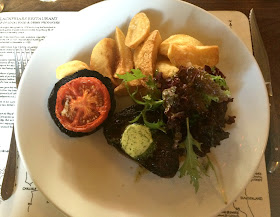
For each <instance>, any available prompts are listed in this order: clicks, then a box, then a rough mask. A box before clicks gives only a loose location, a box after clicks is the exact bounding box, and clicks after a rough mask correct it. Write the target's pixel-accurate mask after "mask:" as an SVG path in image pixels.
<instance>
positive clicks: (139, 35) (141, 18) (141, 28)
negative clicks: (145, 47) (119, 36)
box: [125, 12, 150, 49]
mask: <svg viewBox="0 0 280 217" xmlns="http://www.w3.org/2000/svg"><path fill="white" fill-rule="evenodd" d="M149 33H150V20H149V18H148V17H147V15H146V14H145V13H143V12H140V13H138V14H136V15H135V16H134V17H133V18H132V19H131V21H130V23H129V25H128V30H127V34H126V37H125V44H126V46H128V47H130V48H132V49H135V48H136V47H137V46H138V45H139V44H141V42H143V41H144V40H145V39H146V38H147V37H148V36H149Z"/></svg>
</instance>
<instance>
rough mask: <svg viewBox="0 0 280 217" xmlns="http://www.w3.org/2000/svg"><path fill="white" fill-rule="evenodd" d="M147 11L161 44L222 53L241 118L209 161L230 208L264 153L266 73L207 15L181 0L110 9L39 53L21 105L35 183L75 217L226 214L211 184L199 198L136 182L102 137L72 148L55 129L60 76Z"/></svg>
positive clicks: (102, 7)
mask: <svg viewBox="0 0 280 217" xmlns="http://www.w3.org/2000/svg"><path fill="white" fill-rule="evenodd" d="M139 11H144V12H145V13H146V14H147V15H148V17H149V18H150V21H151V25H152V26H151V29H159V30H160V32H161V35H162V38H163V39H165V38H166V37H168V36H170V35H171V34H175V33H186V34H189V35H192V36H194V37H196V38H197V39H199V40H200V41H202V42H203V43H204V44H206V45H212V44H217V45H219V47H220V57H221V58H220V63H219V65H218V67H219V68H220V69H221V70H222V72H224V73H225V74H226V76H227V79H228V83H229V86H230V88H231V91H232V94H233V97H234V102H233V103H232V104H231V107H230V113H232V114H234V115H236V116H237V118H236V124H234V125H233V126H232V127H231V128H230V129H229V131H230V133H231V135H230V138H229V139H227V140H224V141H223V142H222V145H221V146H219V147H217V148H216V149H213V150H212V152H213V154H214V155H215V156H216V158H217V161H218V162H219V165H220V169H221V174H222V178H223V182H224V186H225V191H226V194H227V197H228V201H229V203H230V202H232V201H233V200H234V199H235V198H236V197H237V196H238V194H239V193H241V191H242V190H243V189H244V188H245V186H246V185H247V183H248V182H249V180H250V178H251V177H252V175H253V173H254V171H255V170H256V168H257V167H258V164H259V161H260V159H261V157H262V154H263V152H264V148H265V145H266V141H267V135H268V125H269V121H268V119H269V112H268V110H269V107H268V100H267V95H266V90H265V85H264V82H263V79H262V75H261V72H260V70H259V68H258V66H257V64H256V62H255V60H254V58H253V56H252V55H251V54H250V53H249V51H248V50H247V48H246V47H245V46H244V44H243V43H242V42H241V41H240V39H239V38H238V37H237V36H236V35H234V34H233V33H232V31H231V30H230V28H228V27H226V26H225V25H224V24H223V23H222V22H220V21H219V20H217V19H216V18H215V17H214V16H212V15H211V14H209V13H207V12H206V11H204V10H202V9H200V8H198V7H195V6H193V5H190V4H187V3H184V2H181V1H175V0H137V1H135V0H134V1H131V0H118V1H115V0H109V1H105V2H101V3H98V4H95V5H93V6H91V7H89V8H87V9H85V10H83V11H81V12H78V13H77V16H75V17H74V18H73V19H72V20H69V21H67V22H65V23H63V24H62V25H61V26H60V27H59V28H58V29H57V30H55V31H54V32H53V34H51V35H50V36H49V37H48V38H47V39H46V40H45V41H44V42H43V43H42V45H41V46H40V47H39V48H38V49H37V51H36V52H35V54H34V56H33V58H32V59H31V60H30V62H29V65H28V66H27V68H26V72H25V74H24V76H23V78H22V81H21V84H20V87H19V91H18V94H19V95H18V96H19V97H18V99H17V112H16V128H15V130H16V138H17V141H18V146H19V151H20V155H21V157H22V159H23V161H24V164H25V166H26V167H27V169H28V171H29V173H30V175H31V177H32V179H33V181H34V182H35V184H36V185H37V187H38V188H39V189H40V190H41V192H43V193H44V194H45V195H46V197H47V198H48V199H49V200H50V201H51V202H52V203H54V204H55V205H56V206H57V207H58V208H59V209H61V210H62V211H63V212H65V213H66V214H68V215H70V216H75V217H87V216H90V217H91V216H98V217H102V216H104V217H108V216H124V217H132V216H135V217H136V216H137V217H140V216H145V217H149V216H150V217H154V216H161V217H167V216H176V217H183V216H184V217H185V216H192V217H201V216H203V217H208V216H215V215H217V214H218V213H219V212H221V211H222V210H223V209H224V208H225V207H226V205H225V204H224V202H223V200H222V198H221V196H220V195H219V193H218V192H217V191H216V190H215V188H214V187H213V186H212V185H211V183H210V182H209V180H208V179H203V180H201V182H200V189H199V191H198V193H197V194H195V192H194V188H193V187H192V186H191V185H190V184H189V179H188V178H186V177H185V178H182V179H180V178H178V177H175V178H173V179H163V178H159V177H157V176H155V175H153V174H146V175H144V176H143V177H142V178H141V179H140V181H139V182H135V173H136V169H137V166H136V164H135V163H134V162H132V161H130V160H128V159H126V158H124V157H123V156H121V155H120V154H119V153H118V152H117V151H116V150H115V149H114V148H113V147H111V146H109V145H107V144H106V142H105V139H104V137H103V134H102V131H99V132H97V133H95V134H93V135H91V136H87V137H83V138H69V137H67V136H66V135H64V134H62V133H61V132H60V131H59V129H58V128H57V127H56V126H55V124H54V123H53V121H52V119H51V117H50V115H49V112H48V110H47V99H48V96H49V94H50V92H51V89H52V88H53V85H54V84H55V83H56V82H57V79H56V78H55V69H56V67H57V66H59V65H61V64H63V63H65V62H67V61H70V60H72V59H79V60H82V61H85V62H86V63H89V58H90V54H91V50H92V48H93V46H94V45H95V44H96V43H97V42H98V41H99V40H100V39H102V38H104V37H113V34H114V31H115V27H116V26H119V27H120V28H122V29H123V30H124V32H126V28H127V25H128V23H129V21H130V19H131V18H132V17H133V16H134V15H135V14H136V13H137V12H139Z"/></svg>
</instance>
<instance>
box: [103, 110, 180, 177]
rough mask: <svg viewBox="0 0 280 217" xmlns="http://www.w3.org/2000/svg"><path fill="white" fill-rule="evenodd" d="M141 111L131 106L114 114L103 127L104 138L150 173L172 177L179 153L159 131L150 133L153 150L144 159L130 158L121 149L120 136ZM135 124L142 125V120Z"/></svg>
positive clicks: (169, 139) (176, 168)
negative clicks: (153, 145)
mask: <svg viewBox="0 0 280 217" xmlns="http://www.w3.org/2000/svg"><path fill="white" fill-rule="evenodd" d="M142 109H143V107H142V105H133V106H131V107H128V108H126V109H124V110H122V111H120V112H118V113H115V114H114V115H113V117H112V118H111V119H110V120H109V121H108V122H107V124H106V125H105V126H104V135H105V138H106V140H107V142H108V144H110V145H112V146H114V147H115V148H116V149H117V150H118V151H119V152H120V153H122V154H123V155H125V156H126V157H128V158H130V159H132V160H134V161H136V162H137V163H138V164H140V165H142V166H143V167H145V168H146V169H147V170H149V171H151V172H152V173H154V174H156V175H158V176H160V177H165V178H171V177H174V176H175V174H176V172H177V170H178V168H179V153H178V152H177V150H174V149H173V148H172V146H173V140H172V138H171V137H169V136H168V135H167V134H165V133H163V132H161V131H159V130H154V131H152V137H153V141H154V143H155V149H154V151H153V152H152V153H151V154H150V155H149V156H147V157H146V158H139V159H135V158H132V157H130V156H129V155H128V154H126V153H125V151H124V150H123V149H122V145H121V142H120V141H121V137H122V134H123V132H124V130H125V128H126V127H127V126H128V125H129V124H131V123H130V121H131V120H133V119H134V118H135V117H136V116H137V115H139V112H141V111H142ZM137 123H139V124H143V123H142V120H139V121H137Z"/></svg>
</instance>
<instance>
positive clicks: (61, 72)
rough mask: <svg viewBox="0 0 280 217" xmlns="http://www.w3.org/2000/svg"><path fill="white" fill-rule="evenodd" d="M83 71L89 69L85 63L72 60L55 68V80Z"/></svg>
mask: <svg viewBox="0 0 280 217" xmlns="http://www.w3.org/2000/svg"><path fill="white" fill-rule="evenodd" d="M83 69H90V68H89V66H88V65H87V64H86V63H84V62H82V61H80V60H72V61H69V62H67V63H64V64H62V65H60V66H58V67H57V68H56V78H57V79H62V78H64V77H66V76H68V75H72V74H74V73H75V72H77V71H79V70H83Z"/></svg>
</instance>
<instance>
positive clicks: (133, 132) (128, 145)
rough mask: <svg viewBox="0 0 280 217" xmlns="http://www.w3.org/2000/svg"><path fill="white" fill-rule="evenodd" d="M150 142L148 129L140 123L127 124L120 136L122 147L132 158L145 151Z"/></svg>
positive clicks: (150, 137)
mask: <svg viewBox="0 0 280 217" xmlns="http://www.w3.org/2000/svg"><path fill="white" fill-rule="evenodd" d="M152 142H153V138H152V134H151V131H150V129H149V128H148V127H146V126H144V125H140V124H131V125H128V126H127V127H126V128H125V130H124V132H123V135H122V138H121V145H122V149H123V150H124V151H125V152H126V153H127V154H128V155H129V156H131V157H133V158H136V157H138V156H140V155H141V154H143V153H144V152H145V151H147V149H148V148H149V147H150V145H151V144H152Z"/></svg>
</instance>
